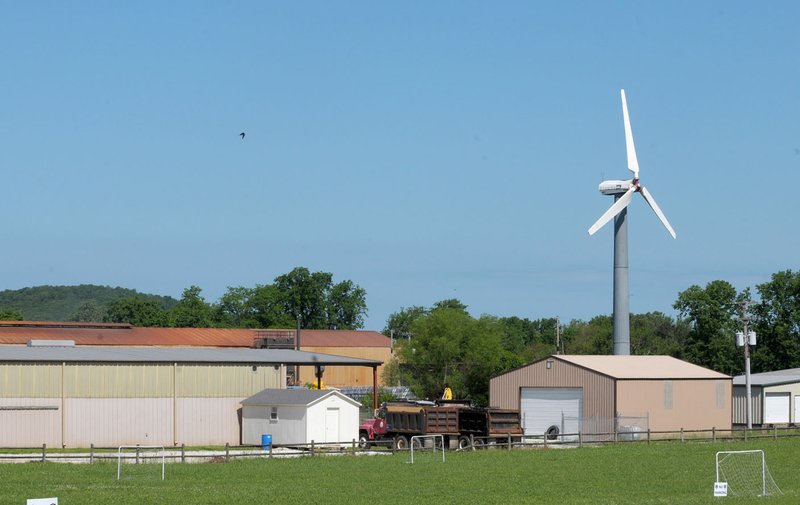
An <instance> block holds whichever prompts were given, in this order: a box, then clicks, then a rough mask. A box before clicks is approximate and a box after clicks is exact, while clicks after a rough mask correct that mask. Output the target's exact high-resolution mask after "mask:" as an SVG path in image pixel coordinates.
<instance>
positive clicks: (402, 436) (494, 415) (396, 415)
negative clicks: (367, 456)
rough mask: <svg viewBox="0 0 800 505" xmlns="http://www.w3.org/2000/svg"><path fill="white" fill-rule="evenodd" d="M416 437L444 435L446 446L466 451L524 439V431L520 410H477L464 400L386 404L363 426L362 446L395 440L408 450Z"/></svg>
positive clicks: (399, 447) (360, 434) (367, 446)
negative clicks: (454, 442)
mask: <svg viewBox="0 0 800 505" xmlns="http://www.w3.org/2000/svg"><path fill="white" fill-rule="evenodd" d="M414 435H442V436H443V437H444V441H445V447H450V441H451V440H457V441H458V446H459V448H462V449H463V448H465V447H468V446H469V445H470V444H472V443H474V444H475V445H482V444H483V443H484V442H485V441H490V440H491V441H500V440H503V441H505V440H506V439H507V438H508V437H521V436H522V428H521V425H520V416H519V411H516V410H506V409H495V408H477V407H472V406H471V405H470V404H469V403H468V402H463V401H449V402H446V401H442V402H439V403H434V402H428V401H418V402H386V403H384V404H383V405H382V406H381V408H380V409H379V410H378V411H377V413H376V417H374V418H372V419H367V420H365V421H364V422H363V423H361V426H360V427H359V446H360V447H362V448H364V449H368V448H369V447H370V445H371V444H372V443H373V442H389V441H392V442H393V445H394V447H395V449H398V450H405V449H408V445H409V441H410V439H411V437H412V436H414Z"/></svg>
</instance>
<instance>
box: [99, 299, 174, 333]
mask: <svg viewBox="0 0 800 505" xmlns="http://www.w3.org/2000/svg"><path fill="white" fill-rule="evenodd" d="M106 320H107V321H108V322H111V323H128V324H131V325H133V326H139V327H161V326H168V324H167V323H168V317H167V312H166V311H165V310H163V309H162V308H161V306H160V305H159V303H158V302H157V301H156V300H153V299H148V298H143V297H139V296H132V297H128V298H120V299H118V300H114V301H112V302H110V303H109V304H108V306H107V307H106Z"/></svg>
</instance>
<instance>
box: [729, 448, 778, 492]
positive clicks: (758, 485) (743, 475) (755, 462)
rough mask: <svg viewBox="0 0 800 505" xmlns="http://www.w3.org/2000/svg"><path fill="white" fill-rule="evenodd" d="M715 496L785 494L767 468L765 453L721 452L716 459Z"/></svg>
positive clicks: (757, 451)
mask: <svg viewBox="0 0 800 505" xmlns="http://www.w3.org/2000/svg"><path fill="white" fill-rule="evenodd" d="M716 467H717V480H716V483H715V484H714V494H715V496H728V495H732V496H769V495H780V494H783V493H782V492H781V490H780V488H779V487H778V485H777V484H775V481H774V480H773V479H772V475H771V474H770V473H769V469H768V468H767V460H766V458H765V457H764V451H762V450H753V451H719V452H718V453H717V457H716Z"/></svg>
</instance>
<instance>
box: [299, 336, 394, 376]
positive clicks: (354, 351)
mask: <svg viewBox="0 0 800 505" xmlns="http://www.w3.org/2000/svg"><path fill="white" fill-rule="evenodd" d="M301 338H302V337H301ZM300 350H302V351H306V352H318V353H322V354H334V355H337V356H347V357H350V358H363V359H371V360H375V361H382V362H383V363H384V364H383V365H380V366H379V367H378V385H381V386H382V385H384V383H383V382H382V380H381V376H382V375H383V369H384V367H385V366H386V364H387V363H389V361H390V360H391V359H392V351H391V349H389V348H388V347H308V346H302V347H301V349H300ZM298 368H300V374H299V382H300V384H311V383H312V382H314V381H316V380H317V378H316V377H315V376H314V367H313V366H301V367H298ZM322 382H324V383H325V384H326V385H328V386H334V387H344V386H372V367H370V366H326V367H325V373H324V374H323V375H322Z"/></svg>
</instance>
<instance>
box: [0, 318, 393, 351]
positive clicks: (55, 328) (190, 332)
mask: <svg viewBox="0 0 800 505" xmlns="http://www.w3.org/2000/svg"><path fill="white" fill-rule="evenodd" d="M294 336H295V330H293V329H285V330H281V329H241V328H139V327H135V326H131V325H129V324H116V323H62V322H47V321H0V345H25V344H26V343H27V342H28V341H29V340H74V341H75V343H76V344H78V345H120V346H124V345H133V346H149V345H152V346H192V347H253V345H254V343H255V342H256V341H257V340H258V339H262V338H267V337H275V338H291V339H294ZM300 345H301V347H391V339H390V338H389V337H387V336H385V335H382V334H381V333H378V332H377V331H372V330H301V331H300Z"/></svg>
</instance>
